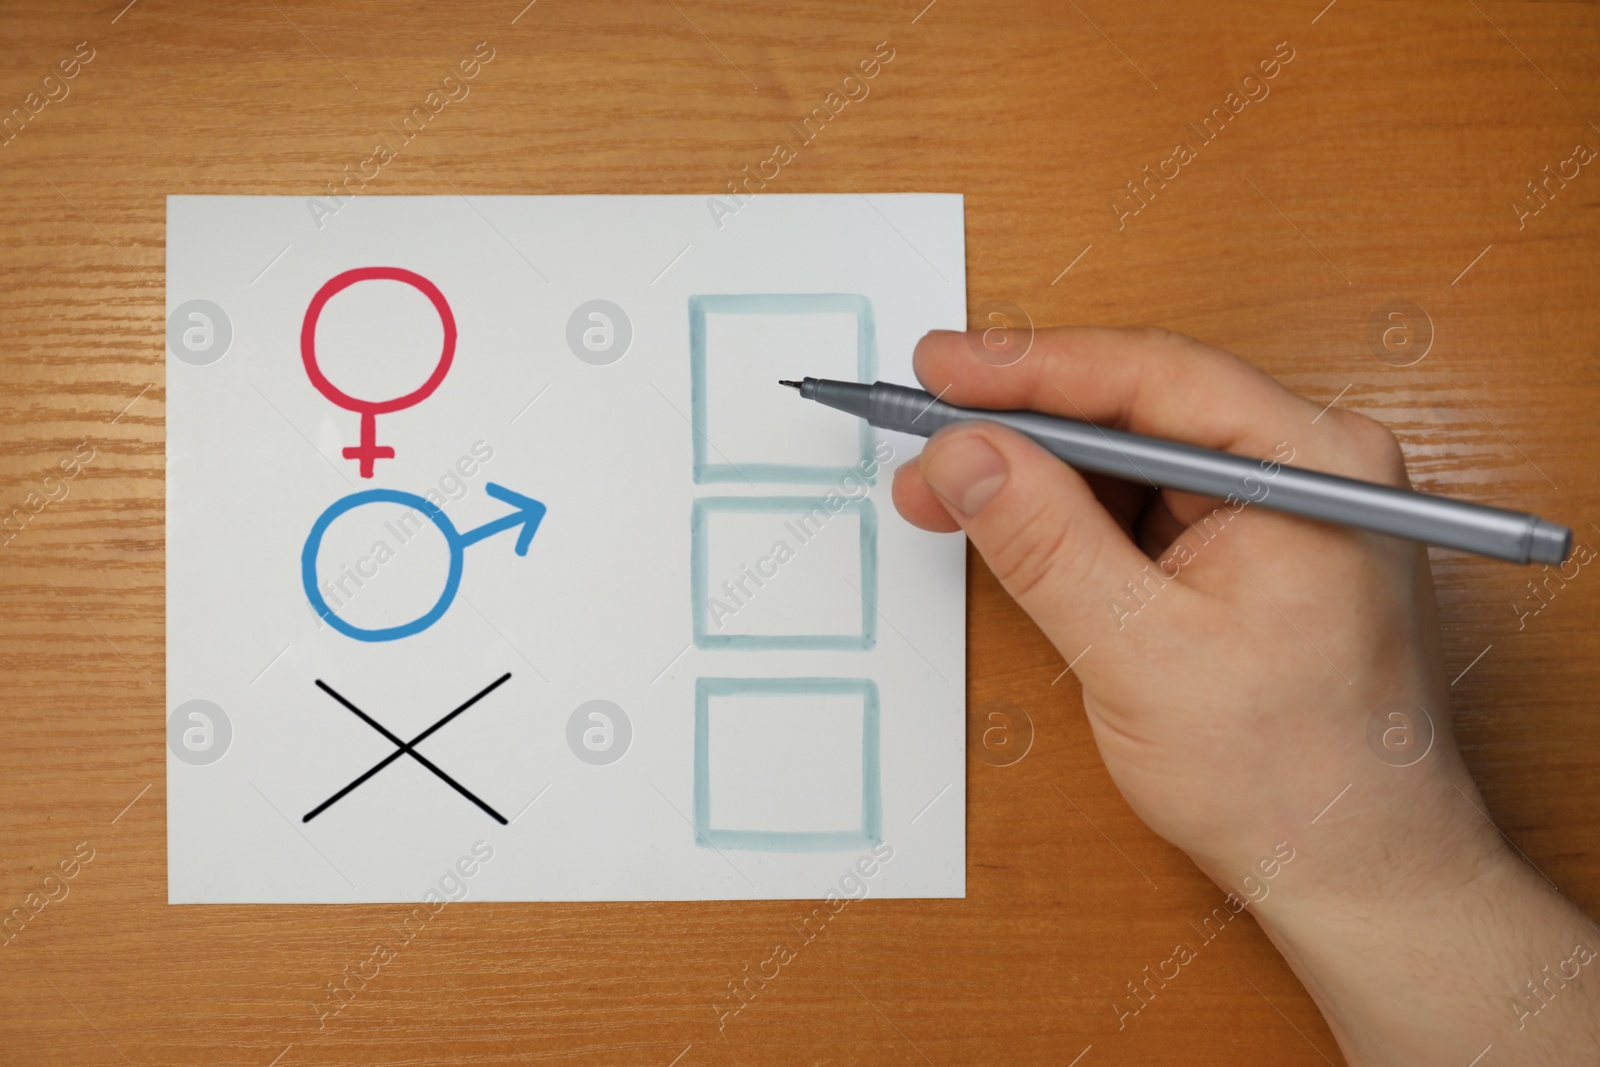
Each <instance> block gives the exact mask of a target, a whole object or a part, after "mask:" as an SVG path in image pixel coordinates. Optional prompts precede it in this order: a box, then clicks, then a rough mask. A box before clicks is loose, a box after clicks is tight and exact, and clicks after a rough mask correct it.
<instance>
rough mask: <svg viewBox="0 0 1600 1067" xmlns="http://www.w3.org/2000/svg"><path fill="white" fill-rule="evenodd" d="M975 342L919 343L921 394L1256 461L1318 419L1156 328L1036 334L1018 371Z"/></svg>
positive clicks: (1219, 355)
mask: <svg viewBox="0 0 1600 1067" xmlns="http://www.w3.org/2000/svg"><path fill="white" fill-rule="evenodd" d="M974 344H981V340H980V339H979V338H978V335H976V334H967V333H958V332H954V331H936V332H934V333H930V334H928V335H927V336H926V337H924V338H923V339H922V340H921V341H919V342H918V343H917V349H916V355H915V359H914V366H915V368H916V373H917V378H918V379H919V380H920V381H921V382H922V384H923V387H924V388H926V389H927V390H928V391H929V392H931V393H933V394H935V395H936V396H939V397H940V398H941V399H943V400H945V401H947V402H949V403H951V404H958V405H962V406H970V407H980V408H995V409H1012V408H1026V409H1028V410H1031V411H1043V412H1049V413H1051V414H1055V415H1063V416H1065V417H1067V418H1074V419H1082V420H1084V421H1087V422H1093V423H1098V424H1100V425H1103V426H1114V427H1116V428H1117V429H1122V430H1130V431H1132V432H1134V433H1142V434H1149V435H1151V436H1154V437H1165V438H1171V439H1174V440H1179V441H1183V442H1185V443H1188V444H1194V445H1199V446H1201V447H1204V448H1215V449H1222V450H1224V451H1230V452H1244V453H1250V454H1252V455H1261V454H1263V453H1266V452H1269V451H1271V450H1272V448H1273V447H1274V446H1275V445H1276V444H1277V442H1279V441H1283V440H1285V439H1286V438H1287V437H1289V436H1291V435H1303V434H1304V432H1305V430H1306V428H1307V423H1308V421H1309V420H1310V419H1311V417H1312V416H1313V415H1315V414H1316V413H1317V409H1316V407H1315V405H1313V404H1312V403H1311V402H1310V401H1309V400H1306V399H1304V398H1302V397H1299V396H1296V395H1295V394H1294V393H1291V392H1289V390H1287V389H1285V388H1284V387H1283V386H1281V385H1279V384H1278V383H1277V382H1276V381H1274V380H1273V379H1272V378H1271V377H1269V376H1268V375H1267V374H1266V373H1264V372H1263V371H1260V370H1258V369H1256V368H1255V367H1253V366H1251V365H1250V364H1249V363H1246V362H1245V361H1244V360H1242V359H1240V358H1239V357H1238V356H1235V355H1233V354H1232V353H1230V352H1224V351H1223V350H1222V349H1220V348H1213V347H1211V346H1210V345H1206V344H1202V343H1200V342H1199V341H1196V340H1194V339H1193V338H1190V337H1185V336H1183V335H1182V334H1176V333H1171V332H1169V331H1166V330H1158V329H1131V330H1130V329H1112V328H1106V327H1087V326H1062V327H1054V328H1051V329H1044V330H1038V331H1036V332H1035V333H1034V337H1033V346H1032V348H1031V349H1029V351H1028V353H1027V355H1026V356H1025V357H1024V358H1023V359H1022V360H1020V361H1019V362H1017V363H1013V364H1009V365H1006V366H996V365H995V364H992V363H988V362H985V361H984V360H983V359H980V358H978V357H977V356H976V355H975V354H974V351H975V350H974V348H973V345H974Z"/></svg>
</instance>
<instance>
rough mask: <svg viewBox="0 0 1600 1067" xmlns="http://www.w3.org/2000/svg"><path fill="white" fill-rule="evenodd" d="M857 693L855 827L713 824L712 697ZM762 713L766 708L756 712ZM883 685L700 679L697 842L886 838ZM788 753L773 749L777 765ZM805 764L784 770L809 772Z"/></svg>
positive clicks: (824, 848)
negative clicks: (858, 796)
mask: <svg viewBox="0 0 1600 1067" xmlns="http://www.w3.org/2000/svg"><path fill="white" fill-rule="evenodd" d="M772 695H786V696H842V695H848V696H855V697H859V698H860V700H861V814H860V820H859V822H858V823H856V824H855V825H851V826H840V827H838V828H836V829H828V830H800V831H796V830H749V829H739V830H731V829H718V828H717V827H715V826H712V825H711V797H712V784H711V779H712V774H713V773H714V772H715V771H716V770H717V768H715V767H713V766H712V765H711V701H712V700H713V698H717V697H739V696H772ZM752 714H761V712H752ZM878 729H879V727H878V687H877V685H876V684H874V683H873V682H872V681H871V680H869V679H866V678H697V679H696V680H695V719H694V828H695V844H697V845H700V846H701V847H704V848H717V849H744V850H749V851H757V852H851V851H857V850H859V849H862V848H870V847H872V846H873V845H877V844H880V843H881V842H882V841H883V793H882V787H881V784H880V782H881V771H880V768H879V753H878ZM787 758H788V753H786V752H782V751H777V752H773V753H771V762H772V764H773V765H774V766H778V765H782V764H783V763H784V762H785V761H786V759H787ZM806 769H807V768H806V767H805V766H803V765H800V766H797V765H790V766H788V767H786V768H784V774H785V775H788V776H800V777H801V778H802V779H803V777H804V775H805V774H806Z"/></svg>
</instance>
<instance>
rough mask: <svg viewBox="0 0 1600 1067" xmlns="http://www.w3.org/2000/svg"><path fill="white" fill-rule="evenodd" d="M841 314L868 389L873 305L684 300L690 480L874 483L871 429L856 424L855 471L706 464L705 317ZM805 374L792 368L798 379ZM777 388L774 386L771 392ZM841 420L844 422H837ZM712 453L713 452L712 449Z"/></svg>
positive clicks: (747, 298)
mask: <svg viewBox="0 0 1600 1067" xmlns="http://www.w3.org/2000/svg"><path fill="white" fill-rule="evenodd" d="M836 311H842V312H846V313H848V314H853V315H854V316H855V317H856V380H857V381H859V382H864V383H867V384H871V383H872V381H873V380H874V379H875V378H876V377H877V373H878V342H877V326H876V324H875V320H874V319H873V315H872V301H870V300H868V299H867V298H866V297H864V296H861V295H859V294H856V293H734V294H713V295H707V296H691V297H690V298H689V378H690V420H691V429H692V432H693V434H694V480H695V484H696V485H702V484H705V483H707V482H745V483H752V482H783V483H787V484H791V485H793V484H800V485H812V484H818V483H822V484H826V483H828V482H833V481H837V480H838V479H840V478H843V477H845V476H846V475H849V474H854V475H855V476H856V477H858V478H865V480H866V481H867V482H868V483H869V484H870V483H871V482H872V481H873V478H872V477H870V476H867V475H866V474H865V473H864V472H865V471H866V470H869V469H871V461H872V427H871V426H869V425H868V424H867V421H866V420H865V419H862V420H861V426H860V436H861V461H860V465H859V466H854V467H851V466H845V467H823V466H815V465H810V464H790V463H739V462H738V457H737V456H735V457H731V458H730V457H727V456H723V457H722V458H723V459H725V460H727V462H725V463H711V462H709V461H708V460H707V458H706V448H707V445H708V439H707V437H706V313H707V312H711V313H723V314H737V315H805V314H818V313H823V312H836ZM804 371H805V368H803V367H801V368H796V370H795V371H794V373H795V374H803V373H804ZM777 387H778V386H777V383H776V382H774V383H773V388H774V389H776V388H777ZM841 417H843V416H841ZM711 447H713V448H714V447H715V446H714V445H713V446H711Z"/></svg>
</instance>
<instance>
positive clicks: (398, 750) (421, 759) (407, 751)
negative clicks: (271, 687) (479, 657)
mask: <svg viewBox="0 0 1600 1067" xmlns="http://www.w3.org/2000/svg"><path fill="white" fill-rule="evenodd" d="M510 677H511V672H510V671H507V672H506V673H505V674H502V675H501V676H500V677H498V678H496V679H495V680H494V681H492V682H490V683H489V684H488V685H487V686H485V687H484V688H482V689H480V690H479V691H478V692H477V693H475V694H474V695H473V696H472V698H471V699H470V700H468V701H467V702H466V703H465V704H462V705H461V706H460V707H458V708H456V709H455V710H454V711H452V712H450V714H448V715H446V716H445V717H444V718H442V719H440V720H439V721H438V722H436V723H434V724H433V725H432V726H430V727H428V728H427V729H426V730H424V731H422V732H421V733H420V734H418V735H417V736H416V737H413V738H412V739H411V740H409V741H402V740H400V739H399V738H398V737H396V736H395V735H394V734H392V733H390V732H389V731H388V730H386V729H384V727H383V724H382V723H380V722H378V720H376V719H374V718H373V717H372V716H371V715H368V714H367V713H366V712H364V711H362V710H361V709H360V708H358V707H356V706H355V705H354V704H352V703H350V702H349V701H348V700H346V699H345V698H344V697H342V696H340V695H339V694H338V693H336V692H334V691H333V687H332V686H330V685H328V684H327V683H326V682H324V681H323V680H322V679H320V678H319V679H317V688H318V689H320V690H322V691H323V692H324V693H327V694H328V695H329V696H331V697H332V698H333V699H335V700H337V701H338V702H339V703H341V704H343V705H344V706H345V707H347V708H349V709H350V710H351V711H353V712H355V713H356V715H357V716H358V717H359V718H360V719H361V721H362V722H364V723H366V724H367V725H368V726H370V727H372V728H373V729H374V730H376V731H378V732H379V733H380V734H382V735H383V736H384V737H387V738H388V739H389V740H390V741H392V742H394V744H395V746H396V747H395V750H394V751H393V752H391V753H389V755H387V756H385V757H384V758H383V759H381V760H379V761H378V762H377V763H375V764H373V766H372V767H370V768H368V770H367V771H366V773H365V774H363V775H361V777H359V778H357V779H356V780H355V781H353V782H351V783H350V784H349V785H347V786H345V787H344V788H343V789H341V790H339V791H338V792H337V793H335V794H333V796H331V797H329V798H328V799H327V800H324V801H323V802H322V803H321V804H318V805H317V806H316V807H314V808H312V809H311V811H310V812H308V813H307V814H306V816H305V818H303V819H301V820H300V821H301V822H310V821H311V820H312V819H315V818H316V817H317V816H318V815H321V814H322V813H323V812H324V811H327V810H328V809H329V808H330V807H332V806H333V805H334V804H335V803H337V802H338V801H339V800H341V799H343V798H344V797H345V795H346V794H348V793H349V792H350V791H351V790H352V789H354V788H355V787H356V786H358V785H360V784H361V783H362V782H365V781H366V780H367V779H368V778H371V777H372V776H373V775H375V774H377V773H378V772H379V771H381V770H383V769H384V768H385V767H387V766H389V764H391V763H393V762H394V761H395V760H397V759H399V758H400V757H401V756H410V757H411V758H412V759H414V760H416V761H417V762H418V763H420V764H422V765H423V766H424V767H426V768H428V770H430V771H432V772H433V773H434V774H436V775H438V776H439V778H440V779H441V780H442V781H443V782H444V783H445V784H446V785H448V786H449V787H450V788H451V789H454V790H455V791H456V792H457V793H460V794H461V795H462V796H464V797H466V798H467V799H468V800H470V801H472V802H473V803H474V804H476V805H478V807H480V808H482V809H483V810H484V811H486V812H488V813H489V815H490V816H491V817H492V818H493V819H494V820H495V821H496V822H498V823H499V824H500V825H501V826H504V825H506V818H505V816H504V815H501V814H500V813H499V812H498V811H495V810H494V809H493V808H491V807H490V806H489V805H487V804H485V803H484V802H483V801H481V800H479V799H478V798H477V797H476V796H475V795H474V794H473V793H472V791H471V790H470V789H468V788H467V787H466V786H464V785H462V784H461V783H460V782H458V781H456V780H455V779H454V778H452V777H450V776H449V775H448V774H446V773H444V771H442V770H440V769H439V768H438V767H436V766H434V764H433V763H432V762H431V761H430V760H429V759H428V758H427V757H426V756H424V755H423V754H422V753H420V752H418V751H417V749H416V746H417V745H419V744H421V743H422V742H423V741H424V740H425V739H427V738H428V737H430V736H431V735H432V734H433V732H434V731H435V730H437V729H439V728H440V727H441V726H443V725H444V724H445V723H447V722H449V721H450V720H451V719H453V718H455V717H456V716H457V715H460V714H461V713H462V712H463V711H466V710H467V709H468V708H470V707H472V705H474V704H476V703H477V702H478V701H480V700H482V699H483V698H484V697H486V696H488V695H489V694H490V693H492V692H494V691H495V690H496V689H498V688H500V686H501V685H503V684H504V683H505V682H506V681H507V680H509V679H510Z"/></svg>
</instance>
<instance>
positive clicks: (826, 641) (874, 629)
mask: <svg viewBox="0 0 1600 1067" xmlns="http://www.w3.org/2000/svg"><path fill="white" fill-rule="evenodd" d="M828 499H829V498H828V497H825V496H818V497H809V496H704V497H700V498H698V499H696V500H695V502H694V507H693V509H692V511H691V512H690V516H689V545H690V548H689V596H690V599H691V600H692V602H693V603H692V604H691V605H690V611H691V614H692V616H693V618H694V646H695V647H696V648H747V649H757V648H759V649H860V650H866V649H870V648H872V647H873V646H874V645H876V644H877V643H878V610H877V607H876V605H877V603H878V509H877V507H876V506H875V505H874V504H873V503H872V501H870V500H868V499H866V498H865V497H863V498H861V499H859V500H850V499H848V498H846V497H844V496H842V495H839V496H838V499H840V500H844V501H845V503H844V505H843V506H842V507H840V508H839V509H838V510H837V511H835V510H833V509H831V508H829V507H828ZM819 507H820V508H822V509H823V510H824V512H826V513H827V514H828V515H829V516H830V517H832V516H835V515H842V514H844V513H845V512H847V511H854V512H856V513H857V515H858V517H859V524H860V527H861V535H860V538H861V546H860V552H861V575H860V578H859V582H860V584H859V585H857V587H856V591H857V593H858V594H859V595H860V597H861V632H860V633H855V634H719V633H711V632H709V631H708V628H707V620H706V616H707V614H708V612H709V599H708V598H709V597H710V589H709V588H708V583H709V581H710V571H711V560H710V555H711V552H710V547H709V546H708V545H707V543H706V540H707V537H706V535H707V532H708V531H707V516H708V515H709V514H711V513H713V512H723V513H731V514H746V515H748V514H759V513H762V512H780V513H781V512H789V513H792V514H802V513H803V514H804V515H807V516H809V515H811V514H813V513H814V512H815V510H816V509H817V508H819ZM802 521H803V520H802ZM813 536H815V535H813ZM762 577H767V576H766V575H762Z"/></svg>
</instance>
